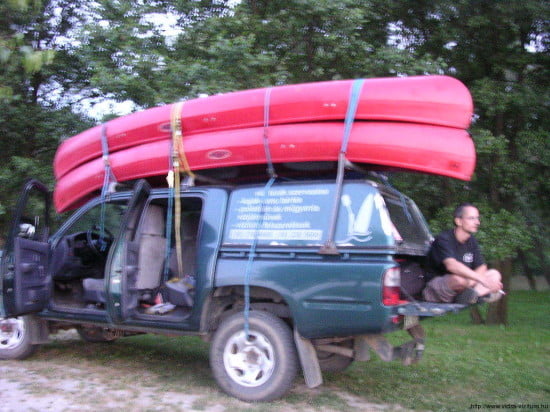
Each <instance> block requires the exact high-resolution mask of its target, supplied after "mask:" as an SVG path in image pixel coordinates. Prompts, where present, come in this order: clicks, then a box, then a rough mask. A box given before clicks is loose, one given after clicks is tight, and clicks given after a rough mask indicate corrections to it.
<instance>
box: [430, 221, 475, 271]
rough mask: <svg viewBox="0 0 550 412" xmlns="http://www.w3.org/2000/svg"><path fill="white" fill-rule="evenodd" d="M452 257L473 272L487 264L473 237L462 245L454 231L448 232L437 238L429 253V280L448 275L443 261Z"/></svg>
mask: <svg viewBox="0 0 550 412" xmlns="http://www.w3.org/2000/svg"><path fill="white" fill-rule="evenodd" d="M450 257H451V258H455V259H456V260H457V261H459V262H461V263H464V264H465V265H466V266H468V267H469V268H470V269H472V270H475V269H476V268H478V267H479V266H481V265H483V264H484V263H485V261H484V260H483V256H482V255H481V251H480V249H479V245H478V243H477V240H476V239H475V238H474V237H473V236H470V237H469V238H468V240H467V241H466V242H465V243H460V242H459V241H458V240H457V239H456V237H455V234H454V230H453V229H450V230H446V231H444V232H441V233H440V234H439V235H438V236H437V237H436V238H435V240H434V242H433V243H432V246H431V248H430V251H429V252H428V260H427V263H428V270H427V272H428V273H427V274H426V276H427V277H428V280H429V279H432V278H434V277H436V276H443V275H445V274H447V273H448V271H447V269H446V268H445V265H444V263H443V261H444V260H445V259H447V258H450Z"/></svg>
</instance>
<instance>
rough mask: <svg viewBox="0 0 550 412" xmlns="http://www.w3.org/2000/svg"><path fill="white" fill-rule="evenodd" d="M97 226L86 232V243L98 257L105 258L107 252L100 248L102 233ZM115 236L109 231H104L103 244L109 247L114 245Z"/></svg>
mask: <svg viewBox="0 0 550 412" xmlns="http://www.w3.org/2000/svg"><path fill="white" fill-rule="evenodd" d="M99 230H100V229H99V227H98V226H97V225H93V226H92V228H91V229H89V230H88V231H87V232H86V243H87V245H88V248H89V249H90V250H91V251H92V252H93V253H94V255H96V256H98V257H103V256H104V255H105V251H102V250H101V249H100V248H99V247H100V243H101V242H100V239H101V232H100V231H99ZM113 240H114V236H113V234H112V233H111V232H110V231H109V230H108V229H105V228H104V229H103V242H105V243H106V244H107V245H110V244H111V243H113Z"/></svg>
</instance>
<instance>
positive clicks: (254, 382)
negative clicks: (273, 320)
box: [223, 331, 275, 387]
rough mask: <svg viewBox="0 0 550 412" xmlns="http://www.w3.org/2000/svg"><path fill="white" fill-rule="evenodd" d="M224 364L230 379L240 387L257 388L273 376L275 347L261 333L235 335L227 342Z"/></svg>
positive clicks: (239, 333)
mask: <svg viewBox="0 0 550 412" xmlns="http://www.w3.org/2000/svg"><path fill="white" fill-rule="evenodd" d="M223 363H224V366H225V370H226V371H227V373H228V374H229V376H230V378H231V379H233V380H234V381H235V382H237V383H238V384H239V385H242V386H247V387H256V386H260V385H262V384H263V383H265V382H266V381H267V380H268V379H269V378H270V377H271V375H272V374H273V369H274V368H275V357H274V350H273V345H271V343H270V342H269V340H268V339H267V338H266V337H265V336H264V335H263V334H261V333H259V332H255V331H250V332H249V336H248V339H247V338H246V333H245V332H244V331H240V332H238V333H235V334H234V335H233V336H231V338H230V339H229V340H228V341H227V344H226V345H225V349H224V353H223Z"/></svg>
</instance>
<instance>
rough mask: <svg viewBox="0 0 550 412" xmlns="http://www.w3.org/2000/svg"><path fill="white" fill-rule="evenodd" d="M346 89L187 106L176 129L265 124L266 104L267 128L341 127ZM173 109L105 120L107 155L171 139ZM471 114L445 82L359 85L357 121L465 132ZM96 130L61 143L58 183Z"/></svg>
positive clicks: (90, 149)
mask: <svg viewBox="0 0 550 412" xmlns="http://www.w3.org/2000/svg"><path fill="white" fill-rule="evenodd" d="M352 84H353V80H340V81H329V82H318V83H306V84H297V85H288V86H279V87H273V88H269V89H268V88H265V89H254V90H246V91H240V92H234V93H227V94H222V95H217V96H211V97H207V98H201V99H193V100H189V101H186V102H185V103H184V104H183V108H182V112H181V119H182V131H183V134H184V137H185V138H187V137H188V136H194V135H202V134H209V133H214V132H220V131H229V130H236V129H250V128H253V127H259V126H263V125H264V108H265V104H266V102H267V101H268V102H269V125H270V126H274V125H284V124H296V123H316V122H321V121H343V120H344V118H345V115H346V110H347V106H348V100H349V93H350V88H351V86H352ZM268 90H269V92H268ZM268 93H269V99H267V100H266V95H267V94H268ZM172 106H173V105H172V104H169V105H165V106H161V107H155V108H152V109H148V110H144V111H141V112H137V113H133V114H130V115H128V116H123V117H120V118H117V119H113V120H111V121H109V122H108V123H107V124H106V125H105V127H106V129H105V130H106V135H107V140H108V146H109V151H110V152H116V151H119V150H123V149H127V148H130V147H133V146H139V145H143V144H146V143H151V142H155V141H160V140H164V139H167V138H169V137H170V112H171V110H172ZM472 113H473V104H472V98H471V96H470V93H469V91H468V89H467V88H466V87H465V86H464V85H463V84H462V83H461V82H460V81H458V80H456V79H454V78H451V77H447V76H413V77H404V78H380V79H367V80H365V83H364V85H363V88H362V92H361V96H360V99H359V104H358V108H357V114H356V119H357V120H375V121H391V122H409V123H420V124H427V125H435V126H446V127H452V128H459V129H466V128H468V127H469V125H470V120H471V117H472ZM102 127H103V126H97V127H94V128H91V129H89V130H86V131H84V132H82V133H80V134H78V135H76V136H73V137H71V138H69V139H67V140H65V141H64V142H63V143H62V144H61V145H60V147H59V149H58V151H57V153H56V156H55V160H54V174H55V177H56V178H60V177H62V176H64V175H65V174H67V173H68V172H70V171H71V170H73V169H74V168H76V167H78V166H79V165H81V164H84V163H86V162H88V161H90V160H93V159H95V158H98V157H100V156H101V153H102V150H101V133H102Z"/></svg>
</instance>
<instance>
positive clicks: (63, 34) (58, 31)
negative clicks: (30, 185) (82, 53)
mask: <svg viewBox="0 0 550 412" xmlns="http://www.w3.org/2000/svg"><path fill="white" fill-rule="evenodd" d="M80 6H81V2H78V1H64V0H57V1H42V2H41V1H33V2H30V1H28V2H26V1H9V2H4V3H2V4H1V5H0V16H1V17H0V21H1V24H0V59H1V60H2V65H1V66H0V90H1V92H0V94H1V96H0V139H1V140H0V142H1V144H2V151H1V154H0V162H1V163H0V164H1V166H0V184H1V185H2V189H3V190H2V193H1V194H0V227H3V228H5V227H6V223H7V221H6V219H8V218H9V213H8V212H9V208H10V207H11V206H12V205H13V203H14V198H15V196H16V195H17V194H18V192H19V189H20V187H21V183H22V182H23V181H24V180H25V179H26V178H27V177H30V176H34V177H36V176H39V177H41V178H45V180H46V183H49V184H51V183H52V182H53V178H52V173H51V161H52V158H53V154H54V153H55V149H56V147H57V145H58V143H59V139H60V138H61V137H63V136H67V135H71V134H74V133H75V132H76V131H77V130H81V129H82V128H83V127H85V126H86V124H88V125H89V124H90V123H86V122H85V121H84V119H83V118H82V117H81V116H79V115H77V114H75V113H73V112H72V111H71V110H70V108H69V107H68V102H66V101H64V100H63V99H62V98H60V96H63V95H64V93H65V92H66V91H67V90H70V89H71V88H72V90H80V89H82V85H83V84H85V83H86V77H85V76H83V75H82V69H83V66H82V63H81V61H80V60H79V59H74V58H69V50H70V49H71V47H72V46H71V44H70V42H69V41H68V36H70V34H71V30H72V29H73V28H74V26H75V25H77V23H78V22H79V18H81V17H82V16H80V14H79V13H80ZM65 98H66V97H65Z"/></svg>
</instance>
